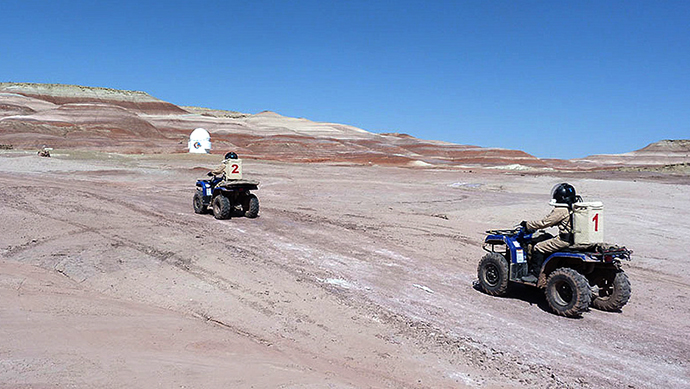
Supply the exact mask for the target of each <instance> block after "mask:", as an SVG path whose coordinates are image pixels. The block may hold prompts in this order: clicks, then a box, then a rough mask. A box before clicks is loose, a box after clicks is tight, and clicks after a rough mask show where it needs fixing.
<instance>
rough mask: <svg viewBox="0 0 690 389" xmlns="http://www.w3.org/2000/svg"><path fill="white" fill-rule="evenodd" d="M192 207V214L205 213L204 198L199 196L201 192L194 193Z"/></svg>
mask: <svg viewBox="0 0 690 389" xmlns="http://www.w3.org/2000/svg"><path fill="white" fill-rule="evenodd" d="M192 205H193V206H194V213H206V212H207V210H208V209H207V208H206V205H205V204H204V196H203V195H202V194H201V191H198V190H197V191H196V193H194V200H192Z"/></svg>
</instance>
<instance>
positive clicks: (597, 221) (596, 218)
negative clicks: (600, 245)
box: [592, 213, 599, 232]
mask: <svg viewBox="0 0 690 389" xmlns="http://www.w3.org/2000/svg"><path fill="white" fill-rule="evenodd" d="M592 221H593V222H594V232H597V231H599V214H598V213H597V214H596V215H594V217H593V218H592Z"/></svg>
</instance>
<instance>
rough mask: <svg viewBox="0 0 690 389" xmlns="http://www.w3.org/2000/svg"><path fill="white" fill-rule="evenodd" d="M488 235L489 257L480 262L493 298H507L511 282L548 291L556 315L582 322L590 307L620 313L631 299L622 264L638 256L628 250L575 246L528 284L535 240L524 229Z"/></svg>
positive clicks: (547, 261) (483, 282)
mask: <svg viewBox="0 0 690 389" xmlns="http://www.w3.org/2000/svg"><path fill="white" fill-rule="evenodd" d="M487 233H488V236H487V237H486V239H485V240H484V245H483V248H484V250H486V251H487V252H488V254H486V255H485V256H484V257H483V258H482V259H481V261H480V262H479V266H478V268H477V273H478V276H479V286H480V287H481V289H482V290H484V292H486V293H488V294H490V295H494V296H503V295H506V294H507V292H508V283H509V282H516V283H522V284H527V285H533V286H536V287H539V288H544V289H545V294H546V301H547V302H548V304H549V306H550V307H551V309H552V310H553V311H554V312H555V313H557V314H559V315H563V316H568V317H579V316H581V315H582V313H583V312H585V311H587V310H588V309H589V306H590V305H591V306H593V307H594V308H597V309H601V310H604V311H620V309H621V308H623V306H624V305H625V304H626V303H627V302H628V300H629V299H630V281H629V280H628V276H627V275H626V274H625V273H624V272H623V270H622V269H621V260H623V259H625V260H630V254H631V253H632V251H630V250H627V249H626V248H625V247H618V246H612V245H606V244H593V245H586V246H576V245H574V246H571V247H569V248H568V249H565V250H561V251H558V252H555V253H552V254H551V255H550V256H548V257H547V258H546V259H545V260H544V263H543V264H542V265H541V269H540V271H539V273H538V274H539V276H538V279H537V281H536V282H526V281H523V279H522V278H523V277H525V276H527V275H528V273H529V271H530V270H531V269H528V262H527V260H526V250H527V249H528V248H530V247H532V244H533V243H534V242H533V239H534V238H536V236H533V235H535V234H531V233H527V231H526V230H525V229H524V228H523V227H518V228H516V229H513V230H491V231H487ZM525 278H529V277H525Z"/></svg>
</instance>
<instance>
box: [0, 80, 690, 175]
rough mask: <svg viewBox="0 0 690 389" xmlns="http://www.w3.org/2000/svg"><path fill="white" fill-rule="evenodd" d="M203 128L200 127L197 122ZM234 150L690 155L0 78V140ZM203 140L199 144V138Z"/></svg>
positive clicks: (314, 156) (324, 157)
mask: <svg viewBox="0 0 690 389" xmlns="http://www.w3.org/2000/svg"><path fill="white" fill-rule="evenodd" d="M201 130H203V132H202V131H201ZM211 138H213V146H214V149H215V150H220V151H218V152H219V153H221V152H224V151H223V150H233V151H235V152H237V153H238V154H241V155H242V156H243V158H256V159H266V160H275V161H287V162H307V163H313V162H332V163H352V164H365V165H372V164H378V165H393V166H410V167H418V168H428V167H435V168H438V167H449V168H453V167H461V168H464V167H473V166H476V167H496V168H499V169H503V170H516V169H518V168H519V170H525V169H527V170H548V169H598V168H609V167H616V166H642V165H645V166H646V165H649V166H658V165H668V164H679V163H680V164H683V163H689V162H690V160H689V159H688V154H690V152H689V149H690V141H689V140H664V141H661V142H657V143H654V144H651V145H649V146H647V147H645V148H643V149H641V150H638V151H633V152H630V153H626V154H620V155H598V156H590V157H587V158H583V159H579V160H572V161H564V160H555V159H550V160H543V159H539V158H536V157H534V156H533V155H530V154H528V153H525V152H523V151H520V150H508V149H501V148H486V147H479V146H472V145H461V144H454V143H449V142H442V141H434V140H424V139H418V138H415V137H414V136H411V135H409V134H404V133H398V132H387V133H382V134H376V133H372V132H369V131H365V130H363V129H361V128H357V127H353V126H349V125H345V124H337V123H323V122H315V121H311V120H308V119H304V118H292V117H286V116H283V115H280V114H278V113H276V112H273V111H262V112H259V113H257V114H253V115H252V114H248V113H241V112H236V111H229V110H219V109H211V108H201V107H188V106H186V107H179V106H177V105H174V104H172V103H169V102H166V101H163V100H159V99H157V98H155V97H153V96H151V95H149V94H147V93H145V92H139V91H123V90H116V89H109V88H99V87H85V86H78V85H62V84H35V83H10V82H4V83H0V144H3V145H12V146H13V147H14V148H15V149H22V148H25V149H35V148H36V147H40V146H41V145H43V144H47V145H49V146H50V147H54V148H82V149H95V150H102V151H113V152H122V153H141V152H144V153H186V152H204V153H205V152H213V151H212V150H211ZM206 142H207V143H206Z"/></svg>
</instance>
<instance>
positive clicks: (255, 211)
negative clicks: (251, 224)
mask: <svg viewBox="0 0 690 389" xmlns="http://www.w3.org/2000/svg"><path fill="white" fill-rule="evenodd" d="M242 210H243V211H244V216H245V217H249V218H255V217H257V216H259V199H258V198H257V197H256V196H254V195H253V194H250V195H248V196H247V197H245V198H244V201H243V202H242Z"/></svg>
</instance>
